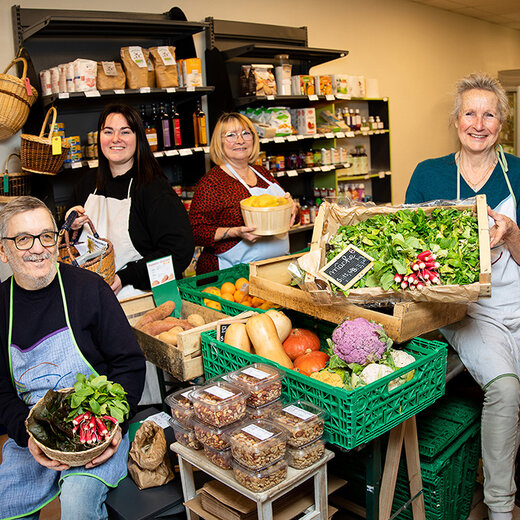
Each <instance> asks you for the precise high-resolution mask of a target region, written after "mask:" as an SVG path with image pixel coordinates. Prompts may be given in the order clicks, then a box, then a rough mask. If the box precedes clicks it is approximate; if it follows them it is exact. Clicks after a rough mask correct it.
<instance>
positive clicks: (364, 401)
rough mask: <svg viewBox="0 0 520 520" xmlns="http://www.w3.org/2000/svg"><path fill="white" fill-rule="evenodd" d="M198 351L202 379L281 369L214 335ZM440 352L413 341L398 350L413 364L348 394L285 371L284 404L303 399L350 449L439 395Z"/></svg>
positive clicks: (331, 437)
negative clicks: (265, 367)
mask: <svg viewBox="0 0 520 520" xmlns="http://www.w3.org/2000/svg"><path fill="white" fill-rule="evenodd" d="M327 326H328V327H333V325H331V324H327ZM327 326H325V327H327ZM201 346H202V359H203V363H204V373H205V376H206V378H207V379H209V378H211V377H214V376H217V375H221V374H225V373H227V372H231V371H233V370H236V369H238V368H241V367H243V366H246V365H248V364H250V363H255V362H266V363H269V364H271V365H273V366H276V367H277V368H280V369H282V370H286V369H284V368H283V367H281V366H280V365H278V364H277V363H275V362H273V361H270V360H266V359H265V358H263V357H260V356H257V355H255V354H249V353H247V352H244V351H242V350H239V349H237V348H235V347H232V346H230V345H227V344H225V343H223V342H221V341H217V339H216V332H215V331H208V332H204V333H202V334H201ZM446 347H447V346H446V344H445V343H441V342H439V341H428V340H424V339H421V338H415V339H413V340H412V341H410V342H409V343H407V344H406V345H404V350H405V351H407V352H409V353H410V354H412V355H413V356H414V357H415V358H416V361H415V362H414V363H412V364H410V365H408V366H407V367H405V368H402V369H400V370H399V371H397V372H395V373H393V374H390V375H388V376H386V377H384V378H382V379H379V380H378V381H375V382H374V383H371V384H370V385H367V386H364V387H360V388H356V389H355V390H353V391H347V390H345V389H343V388H337V387H333V386H331V385H327V384H325V383H322V382H321V381H316V380H314V379H311V378H310V377H307V376H305V375H303V374H299V373H298V372H294V371H292V370H286V375H285V378H284V380H283V395H284V397H285V398H286V399H288V400H295V399H305V400H307V401H310V402H312V403H314V404H316V405H318V406H320V407H322V408H324V409H326V410H327V411H328V412H329V419H328V420H327V422H326V431H327V435H328V441H329V442H330V443H331V444H336V445H337V446H341V447H343V448H345V449H349V450H350V449H352V448H355V447H356V446H359V445H360V444H363V443H365V442H368V441H370V440H372V439H374V438H375V437H378V436H379V435H381V434H382V433H384V432H386V431H388V430H390V429H392V428H393V427H394V426H397V425H398V424H399V423H401V422H403V421H404V420H406V419H408V418H410V417H412V416H413V415H415V414H417V413H418V412H420V411H421V410H424V409H425V408H426V407H428V406H430V405H431V404H432V403H434V402H435V401H436V400H437V399H438V398H439V397H441V396H442V395H444V388H445V380H446V355H447V350H446ZM410 370H414V371H415V372H414V377H413V378H412V379H411V380H410V381H408V382H407V383H405V384H403V385H401V386H399V387H397V388H395V389H394V390H391V391H389V390H388V384H389V383H390V382H391V381H392V380H393V379H395V378H396V377H399V376H401V375H404V374H406V373H407V372H409V371H410Z"/></svg>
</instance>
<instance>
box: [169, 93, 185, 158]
mask: <svg viewBox="0 0 520 520" xmlns="http://www.w3.org/2000/svg"><path fill="white" fill-rule="evenodd" d="M170 118H171V122H172V145H173V146H174V147H175V148H181V147H182V135H181V118H180V116H179V113H178V112H177V109H176V108H175V103H173V102H172V107H171V112H170Z"/></svg>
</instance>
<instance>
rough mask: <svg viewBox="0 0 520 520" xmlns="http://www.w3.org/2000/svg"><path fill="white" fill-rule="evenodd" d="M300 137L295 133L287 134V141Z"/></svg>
mask: <svg viewBox="0 0 520 520" xmlns="http://www.w3.org/2000/svg"><path fill="white" fill-rule="evenodd" d="M297 140H298V138H297V137H296V136H295V135H288V136H287V141H297Z"/></svg>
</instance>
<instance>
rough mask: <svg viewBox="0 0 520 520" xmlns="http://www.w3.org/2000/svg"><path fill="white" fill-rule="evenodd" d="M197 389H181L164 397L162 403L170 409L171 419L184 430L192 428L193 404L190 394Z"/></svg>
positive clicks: (193, 387) (194, 387) (195, 387)
mask: <svg viewBox="0 0 520 520" xmlns="http://www.w3.org/2000/svg"><path fill="white" fill-rule="evenodd" d="M197 388H199V387H198V386H192V387H189V388H183V389H181V390H178V391H177V392H173V394H170V395H168V396H166V398H165V399H164V402H165V403H166V404H167V405H168V406H169V407H170V409H171V412H172V417H173V418H174V419H175V420H176V421H177V422H179V423H181V424H182V425H183V426H184V427H185V428H191V427H192V426H191V419H192V417H193V403H192V402H191V399H190V394H191V392H193V390H196V389H197Z"/></svg>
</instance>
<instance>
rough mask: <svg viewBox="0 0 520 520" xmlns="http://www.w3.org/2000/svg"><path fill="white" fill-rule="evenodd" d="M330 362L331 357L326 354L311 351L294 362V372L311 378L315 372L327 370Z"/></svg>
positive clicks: (319, 351)
mask: <svg viewBox="0 0 520 520" xmlns="http://www.w3.org/2000/svg"><path fill="white" fill-rule="evenodd" d="M328 360H329V356H328V355H327V354H325V352H321V350H317V351H314V352H313V351H310V352H307V353H306V354H303V356H299V357H297V358H296V359H295V360H294V363H293V365H294V370H296V371H297V372H300V373H301V374H305V375H306V376H310V375H311V374H313V373H314V372H318V371H319V370H321V369H322V368H325V365H326V363H327V361H328Z"/></svg>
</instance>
